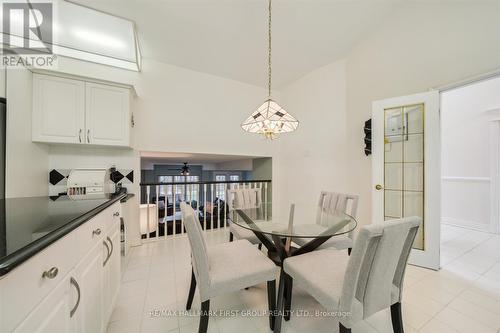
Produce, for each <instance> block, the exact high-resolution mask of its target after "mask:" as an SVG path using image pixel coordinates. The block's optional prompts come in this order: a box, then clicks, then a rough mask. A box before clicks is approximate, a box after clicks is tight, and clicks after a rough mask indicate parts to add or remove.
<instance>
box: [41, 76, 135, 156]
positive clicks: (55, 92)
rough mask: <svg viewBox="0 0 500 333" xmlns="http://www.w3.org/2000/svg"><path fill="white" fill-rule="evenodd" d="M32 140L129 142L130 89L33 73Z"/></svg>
mask: <svg viewBox="0 0 500 333" xmlns="http://www.w3.org/2000/svg"><path fill="white" fill-rule="evenodd" d="M32 130H33V141H37V142H47V143H74V144H86V145H88V144H92V145H106V146H122V147H129V146H130V89H128V88H123V87H118V86H113V85H108V84H100V83H93V82H85V81H82V80H78V79H72V78H62V77H57V76H52V75H44V74H33V125H32Z"/></svg>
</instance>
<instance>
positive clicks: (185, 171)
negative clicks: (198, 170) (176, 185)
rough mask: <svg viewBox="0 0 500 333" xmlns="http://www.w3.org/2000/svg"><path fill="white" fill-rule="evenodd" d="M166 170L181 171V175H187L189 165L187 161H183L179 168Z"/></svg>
mask: <svg viewBox="0 0 500 333" xmlns="http://www.w3.org/2000/svg"><path fill="white" fill-rule="evenodd" d="M168 170H176V171H180V172H181V176H189V166H188V162H184V165H183V166H182V168H180V169H168Z"/></svg>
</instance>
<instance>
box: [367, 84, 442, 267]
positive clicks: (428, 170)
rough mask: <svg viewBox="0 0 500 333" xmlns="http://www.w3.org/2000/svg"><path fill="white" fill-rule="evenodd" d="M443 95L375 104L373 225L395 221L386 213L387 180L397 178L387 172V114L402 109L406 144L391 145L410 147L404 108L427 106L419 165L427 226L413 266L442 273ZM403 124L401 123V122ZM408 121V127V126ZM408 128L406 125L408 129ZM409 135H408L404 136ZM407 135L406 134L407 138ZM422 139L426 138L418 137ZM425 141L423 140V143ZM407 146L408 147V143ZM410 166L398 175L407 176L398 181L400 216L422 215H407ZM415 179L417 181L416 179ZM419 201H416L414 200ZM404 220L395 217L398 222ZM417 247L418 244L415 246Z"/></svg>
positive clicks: (421, 95)
mask: <svg viewBox="0 0 500 333" xmlns="http://www.w3.org/2000/svg"><path fill="white" fill-rule="evenodd" d="M439 100H440V96H439V92H438V91H430V92H425V93H419V94H414V95H408V96H401V97H395V98H390V99H384V100H379V101H375V102H373V106H372V154H373V156H372V201H373V202H372V210H373V212H372V213H373V214H372V215H373V222H382V221H384V220H387V219H391V218H392V217H387V215H389V214H386V212H385V208H386V207H385V200H386V199H385V197H386V193H385V188H384V186H385V181H386V176H388V177H393V176H395V174H394V172H393V170H396V169H390V168H387V170H386V163H385V155H386V153H385V150H386V125H385V122H386V110H388V109H394V108H401V110H402V111H401V112H402V116H401V120H402V122H401V124H402V126H401V128H402V130H401V128H400V129H399V130H401V131H402V133H403V134H401V138H402V142H399V143H398V142H394V143H393V142H390V140H391V139H390V136H388V137H387V140H388V142H387V144H389V145H391V144H400V145H401V146H403V147H404V145H408V146H409V145H410V141H411V140H410V139H409V136H408V127H409V125H408V124H409V123H408V120H406V119H408V118H409V116H408V115H407V114H406V113H405V111H404V110H405V109H406V108H403V107H407V108H410V107H414V106H418V107H420V108H421V107H422V105H423V113H422V114H423V120H422V121H423V145H422V147H421V148H418V149H420V150H423V151H420V153H421V154H422V157H423V161H421V162H419V163H420V164H421V165H422V164H423V184H422V185H423V188H422V189H421V192H422V194H423V205H422V206H423V225H422V226H421V229H420V232H421V233H422V234H421V237H422V238H421V242H422V249H417V248H415V247H414V248H413V250H412V252H411V254H410V258H409V263H410V264H414V265H418V266H422V267H426V268H431V269H435V270H437V269H439V266H440V227H441V161H440V150H441V144H440V117H439V105H440V103H439ZM398 121H399V120H398ZM405 121H406V123H405ZM405 124H406V125H405ZM404 131H406V132H404ZM404 133H406V134H404ZM418 135H420V136H421V137H422V134H418ZM420 140H422V139H420ZM405 142H406V143H405ZM405 154H406V153H405V150H404V148H403V149H402V153H401V156H402V158H403V160H402V161H404V159H405V158H406V157H405V156H406V155H405ZM407 164H412V163H403V162H402V163H401V166H400V169H397V170H401V171H398V172H401V173H402V174H403V175H402V176H401V177H399V175H396V176H397V177H396V178H400V179H401V181H400V183H399V185H400V186H402V188H401V189H400V190H401V191H400V192H401V193H400V196H401V200H402V201H403V204H402V205H401V206H402V208H401V209H400V212H401V214H400V216H403V217H404V216H411V215H418V214H413V212H405V209H404V200H405V196H406V194H407V193H409V194H412V191H411V190H405V186H406V185H405V184H406V178H405V176H404V170H405V168H406V167H407ZM414 178H415V177H414ZM417 178H418V177H417ZM414 199H415V198H414ZM408 211H411V205H409V208H408ZM400 216H394V218H398V217H400ZM415 244H416V243H415Z"/></svg>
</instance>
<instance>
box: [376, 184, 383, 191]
mask: <svg viewBox="0 0 500 333" xmlns="http://www.w3.org/2000/svg"><path fill="white" fill-rule="evenodd" d="M375 189H376V190H377V191H380V190H381V189H383V187H382V185H380V184H377V185H375Z"/></svg>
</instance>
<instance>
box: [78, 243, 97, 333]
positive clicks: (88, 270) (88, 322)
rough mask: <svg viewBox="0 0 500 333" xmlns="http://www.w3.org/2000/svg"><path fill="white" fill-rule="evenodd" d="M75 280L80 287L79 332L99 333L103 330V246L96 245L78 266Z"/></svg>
mask: <svg viewBox="0 0 500 333" xmlns="http://www.w3.org/2000/svg"><path fill="white" fill-rule="evenodd" d="M75 280H76V282H77V284H78V285H79V287H80V305H79V307H78V308H77V310H76V312H75V316H76V317H77V326H78V327H77V332H80V333H87V332H96V333H99V332H101V331H102V328H103V305H102V291H103V269H102V244H96V246H94V247H93V248H92V250H91V251H90V252H89V254H88V255H87V256H86V257H85V258H84V259H83V260H82V261H81V262H80V263H79V264H78V265H77V267H76V269H75Z"/></svg>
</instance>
